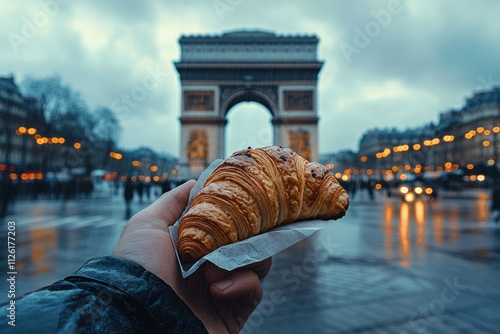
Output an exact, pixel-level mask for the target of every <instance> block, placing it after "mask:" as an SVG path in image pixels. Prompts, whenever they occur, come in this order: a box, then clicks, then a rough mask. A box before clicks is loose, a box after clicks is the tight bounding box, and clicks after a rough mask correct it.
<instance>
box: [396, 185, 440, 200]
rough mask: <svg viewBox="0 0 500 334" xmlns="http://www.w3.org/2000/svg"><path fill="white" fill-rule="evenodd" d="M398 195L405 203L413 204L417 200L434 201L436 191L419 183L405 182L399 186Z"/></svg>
mask: <svg viewBox="0 0 500 334" xmlns="http://www.w3.org/2000/svg"><path fill="white" fill-rule="evenodd" d="M398 190H399V195H400V196H401V199H402V200H403V201H405V202H413V201H415V200H416V199H418V198H421V199H428V200H430V201H434V200H435V199H436V190H435V189H433V188H432V187H431V186H428V185H425V184H423V183H420V182H406V183H402V184H400V185H399V188H398Z"/></svg>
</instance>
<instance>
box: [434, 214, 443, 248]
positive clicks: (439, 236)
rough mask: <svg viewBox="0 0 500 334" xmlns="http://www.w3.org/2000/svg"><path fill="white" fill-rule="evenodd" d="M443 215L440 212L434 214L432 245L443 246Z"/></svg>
mask: <svg viewBox="0 0 500 334" xmlns="http://www.w3.org/2000/svg"><path fill="white" fill-rule="evenodd" d="M443 221H444V217H443V213H442V211H436V212H435V213H434V222H433V229H432V232H433V234H434V244H436V245H438V246H441V245H443Z"/></svg>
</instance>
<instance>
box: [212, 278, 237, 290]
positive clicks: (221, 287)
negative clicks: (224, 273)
mask: <svg viewBox="0 0 500 334" xmlns="http://www.w3.org/2000/svg"><path fill="white" fill-rule="evenodd" d="M214 285H215V287H216V288H217V290H219V291H220V292H222V291H224V290H226V289H227V288H229V287H230V286H231V285H233V280H232V279H230V278H229V279H225V280H222V281H219V282H217V283H214Z"/></svg>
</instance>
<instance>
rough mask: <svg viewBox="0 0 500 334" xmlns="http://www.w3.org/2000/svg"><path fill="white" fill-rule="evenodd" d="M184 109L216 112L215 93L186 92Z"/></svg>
mask: <svg viewBox="0 0 500 334" xmlns="http://www.w3.org/2000/svg"><path fill="white" fill-rule="evenodd" d="M184 109H185V110H188V111H204V110H214V92H211V91H200V92H198V91H188V92H184Z"/></svg>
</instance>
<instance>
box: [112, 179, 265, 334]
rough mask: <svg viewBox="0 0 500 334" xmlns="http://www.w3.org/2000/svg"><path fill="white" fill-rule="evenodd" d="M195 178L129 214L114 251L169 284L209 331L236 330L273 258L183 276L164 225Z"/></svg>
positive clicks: (251, 308)
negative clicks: (231, 268) (129, 217)
mask: <svg viewBox="0 0 500 334" xmlns="http://www.w3.org/2000/svg"><path fill="white" fill-rule="evenodd" d="M194 184H195V182H194V181H193V180H191V181H188V182H186V183H184V184H183V185H181V186H179V187H177V188H175V189H173V190H171V191H169V192H167V193H165V194H164V195H162V196H161V197H160V198H159V199H158V200H156V201H155V202H154V203H153V204H151V205H150V206H148V207H147V208H145V209H144V210H142V211H141V212H139V213H137V214H136V215H135V216H133V217H132V218H131V219H130V221H129V222H128V224H127V226H126V227H125V229H124V231H123V233H122V236H121V237H120V240H119V241H118V244H117V246H116V248H115V251H114V253H113V255H115V256H119V257H122V258H125V259H128V260H131V261H133V262H136V263H138V264H140V265H141V266H143V267H144V268H145V269H147V270H149V271H150V272H152V273H153V274H155V275H156V276H158V277H160V278H161V279H162V280H163V281H165V283H167V284H168V285H170V286H171V287H172V289H173V290H174V291H175V292H176V294H177V295H178V296H179V297H180V298H181V299H182V300H183V301H184V302H185V303H186V304H187V305H188V306H189V307H190V308H191V310H192V311H193V312H194V314H195V315H196V316H197V317H198V318H199V319H200V320H201V321H202V322H203V324H204V325H205V327H206V328H207V330H208V331H209V332H210V333H237V332H239V331H240V330H241V328H243V325H244V324H245V322H246V321H247V319H248V318H249V317H250V315H251V314H252V312H253V311H254V310H255V308H256V307H257V305H258V304H259V302H260V301H261V299H262V295H263V292H262V286H261V285H260V281H259V279H261V278H263V277H264V276H266V275H267V273H268V271H269V269H270V268H271V258H269V259H267V260H265V261H262V262H259V263H255V264H252V265H249V266H247V267H244V268H239V269H237V270H234V271H231V272H228V271H225V270H222V269H220V268H218V267H216V266H215V265H213V264H211V263H208V262H207V263H205V264H204V265H203V266H202V267H201V268H199V269H198V270H197V271H196V272H195V273H194V274H192V275H191V276H189V277H188V278H182V276H181V272H180V268H179V264H178V262H177V257H176V255H175V251H174V246H173V244H172V240H171V239H170V234H169V231H168V227H169V226H171V225H173V224H174V223H175V222H176V221H177V219H178V218H179V217H180V215H181V213H182V211H183V210H184V208H185V207H186V205H187V202H188V198H189V191H190V190H191V188H192V187H193V186H194Z"/></svg>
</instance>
